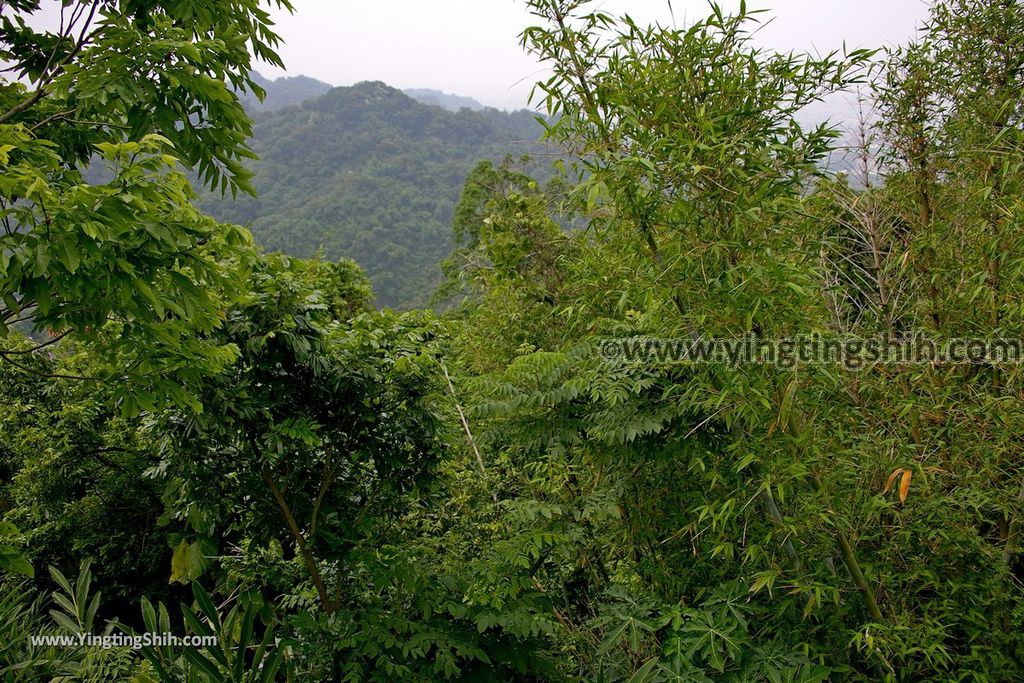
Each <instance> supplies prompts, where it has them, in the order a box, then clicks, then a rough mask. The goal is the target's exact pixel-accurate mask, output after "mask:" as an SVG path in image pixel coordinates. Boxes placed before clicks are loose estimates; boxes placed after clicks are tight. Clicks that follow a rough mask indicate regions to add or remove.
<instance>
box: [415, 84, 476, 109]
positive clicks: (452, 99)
mask: <svg viewBox="0 0 1024 683" xmlns="http://www.w3.org/2000/svg"><path fill="white" fill-rule="evenodd" d="M402 92H404V93H405V94H406V95H408V96H409V97H411V98H413V99H414V100H419V101H420V102H422V103H423V104H433V105H435V106H438V107H441V108H442V109H447V110H448V111H459V110H460V109H469V110H470V111H483V110H484V109H487V107H486V106H484V105H482V104H480V103H479V102H477V101H476V100H474V99H473V98H472V97H462V96H461V95H451V94H449V93H446V92H442V91H440V90H431V89H429V88H407V89H406V90H403V91H402Z"/></svg>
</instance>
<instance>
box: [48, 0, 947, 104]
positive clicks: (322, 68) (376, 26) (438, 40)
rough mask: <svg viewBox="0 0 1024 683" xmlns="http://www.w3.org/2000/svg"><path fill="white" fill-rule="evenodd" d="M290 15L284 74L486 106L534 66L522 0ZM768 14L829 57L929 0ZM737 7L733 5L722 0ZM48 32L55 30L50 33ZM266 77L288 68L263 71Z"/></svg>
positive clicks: (892, 29) (692, 0)
mask: <svg viewBox="0 0 1024 683" xmlns="http://www.w3.org/2000/svg"><path fill="white" fill-rule="evenodd" d="M671 2H672V7H673V9H674V15H675V20H676V22H677V24H678V25H686V24H687V23H690V22H691V21H692V20H693V19H695V18H697V17H703V16H705V15H706V14H708V8H709V4H708V2H707V0H671ZM294 4H295V5H296V12H295V14H293V15H289V14H288V13H287V12H284V11H279V10H275V11H273V16H274V18H275V21H276V22H277V30H278V32H279V33H280V35H281V36H282V38H283V39H284V40H285V43H286V44H285V45H284V46H283V47H282V49H281V55H282V57H283V58H284V61H285V64H286V65H287V73H288V74H289V75H298V74H303V75H307V76H313V77H314V78H318V79H320V80H322V81H326V82H328V83H330V84H332V85H351V84H353V83H357V82H359V81H367V80H380V81H384V82H385V83H388V84H389V85H392V86H395V87H398V88H434V89H437V90H444V91H446V92H451V93H455V94H458V95H465V96H469V97H474V98H476V99H477V100H479V101H481V102H483V103H484V104H488V105H491V106H496V107H501V108H508V109H511V108H518V107H525V106H526V105H527V98H528V95H529V92H530V88H531V87H532V85H533V83H534V82H535V81H536V80H537V79H538V77H539V76H541V75H542V74H543V71H542V70H541V67H540V65H538V64H537V63H535V62H534V61H532V60H531V59H530V57H528V56H527V55H526V54H525V53H524V51H523V50H522V48H520V47H519V34H520V33H521V32H522V30H523V29H524V28H525V27H527V26H529V25H532V24H534V23H536V18H535V17H532V16H531V15H530V14H529V13H528V12H527V11H526V4H525V2H524V0H294ZM747 4H748V7H749V8H751V9H764V10H768V11H767V13H766V14H764V15H762V21H768V20H770V22H769V23H768V25H767V26H766V27H764V28H763V29H762V30H761V31H760V32H759V33H758V34H757V38H756V40H757V41H758V42H759V43H760V44H762V45H764V46H766V47H772V48H776V49H780V50H791V49H795V50H808V51H821V52H828V51H831V50H834V49H838V48H841V47H842V45H843V41H844V40H845V41H846V44H847V45H848V46H850V47H851V48H855V47H881V46H885V45H895V44H899V43H903V42H905V41H906V40H908V39H909V38H911V37H913V35H914V32H915V29H916V27H917V26H918V25H919V23H920V22H921V20H922V19H924V18H925V16H926V14H927V10H928V2H927V0H748V3H747ZM721 5H722V7H723V8H724V9H725V10H727V11H728V10H735V9H736V7H738V5H739V0H721ZM592 6H593V7H595V8H600V9H602V10H604V11H606V12H609V13H611V14H615V15H621V14H623V13H627V12H628V13H629V14H630V15H632V16H633V18H635V19H637V20H638V21H640V22H643V23H648V22H660V23H663V24H670V23H671V22H672V17H673V13H672V12H671V11H670V9H669V0H594V2H593V3H592ZM59 16H60V2H59V0H50V1H49V2H44V3H43V9H42V12H41V13H40V14H39V15H37V16H36V17H35V21H34V22H33V23H34V24H36V23H38V25H41V26H42V25H51V24H52V27H56V26H57V25H58V23H59V22H58V19H59ZM52 27H51V28H52ZM257 68H258V69H259V70H260V71H261V72H262V73H263V74H264V75H266V76H270V77H277V76H281V75H284V72H282V71H280V70H278V69H274V68H272V67H270V66H268V65H265V64H263V65H260V66H259V67H257Z"/></svg>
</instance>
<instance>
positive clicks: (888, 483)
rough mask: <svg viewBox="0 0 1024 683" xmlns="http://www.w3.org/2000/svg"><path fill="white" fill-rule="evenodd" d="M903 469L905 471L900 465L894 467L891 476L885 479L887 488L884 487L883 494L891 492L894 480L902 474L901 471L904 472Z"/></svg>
mask: <svg viewBox="0 0 1024 683" xmlns="http://www.w3.org/2000/svg"><path fill="white" fill-rule="evenodd" d="M902 471H903V468H901V467H898V468H896V469H894V470H893V471H892V474H890V475H889V478H888V479H886V480H885V488H884V489H882V495H883V496H884V495H885V494H887V493H889V489H891V488H892V483H893V482H894V481H896V477H898V476H900V472H902Z"/></svg>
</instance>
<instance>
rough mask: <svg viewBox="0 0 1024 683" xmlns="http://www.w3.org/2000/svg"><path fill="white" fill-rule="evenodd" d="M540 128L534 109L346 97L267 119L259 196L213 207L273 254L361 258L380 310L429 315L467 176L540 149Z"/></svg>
mask: <svg viewBox="0 0 1024 683" xmlns="http://www.w3.org/2000/svg"><path fill="white" fill-rule="evenodd" d="M277 83H279V82H275V84H274V87H273V88H272V89H271V92H274V89H275V88H276V86H277ZM535 119H536V114H535V113H531V112H528V111H525V110H523V111H519V112H512V113H508V112H503V111H499V110H497V109H487V110H484V111H479V112H473V111H465V110H464V111H458V112H449V111H445V110H442V109H441V108H440V107H435V106H428V105H426V104H423V103H420V102H417V101H416V100H414V99H412V98H411V97H409V96H408V95H406V94H404V93H402V92H401V91H399V90H395V89H394V88H390V87H388V86H386V85H384V84H383V83H360V84H359V85H356V86H353V87H349V88H335V89H333V90H331V91H330V92H328V93H327V94H325V95H323V96H321V97H319V98H315V99H313V100H310V101H307V102H305V103H304V104H302V105H301V106H300V107H298V108H295V107H292V108H288V109H285V110H282V111H278V112H274V113H271V114H263V115H257V116H256V117H255V126H254V130H253V138H252V146H253V149H254V150H255V151H256V153H257V154H258V155H259V156H260V161H259V162H258V163H253V164H252V168H254V169H255V171H256V175H255V177H254V178H253V186H254V187H255V188H256V190H257V196H256V197H246V196H240V197H238V198H237V199H236V200H232V199H231V198H230V197H229V198H227V199H226V200H221V199H220V198H219V195H218V196H216V197H214V198H213V199H212V200H204V201H203V202H202V203H201V206H202V207H203V208H205V209H207V210H208V211H209V212H210V213H211V214H212V215H214V216H216V217H217V218H219V219H221V220H226V221H230V222H233V223H239V224H243V225H246V226H248V227H249V228H250V229H251V230H252V233H253V236H254V237H255V238H256V241H257V243H259V244H260V245H261V246H263V247H265V248H267V249H273V250H280V251H283V252H286V253H288V254H291V255H293V256H299V257H303V258H308V257H311V256H313V255H314V254H316V253H318V251H319V253H320V254H321V255H322V256H323V257H324V258H327V259H337V258H341V257H345V258H351V259H354V260H355V261H356V262H358V263H359V265H361V266H362V267H363V268H365V269H366V272H367V274H368V275H369V277H370V281H371V282H372V283H373V288H374V292H375V293H376V295H377V296H376V301H377V303H378V305H380V306H401V307H403V308H409V307H411V306H415V305H419V306H423V305H426V304H427V303H428V301H429V298H430V292H431V291H432V290H433V289H434V288H436V287H437V286H438V285H439V284H440V281H441V272H440V269H439V268H438V263H440V261H441V260H442V259H443V258H444V257H445V256H446V255H447V254H448V252H449V251H450V250H451V247H452V242H451V219H452V211H453V209H454V207H455V204H456V203H457V202H458V199H459V191H460V189H461V188H462V183H463V182H464V181H465V178H466V175H467V174H468V173H469V172H470V170H471V169H472V168H473V165H474V164H475V163H476V162H477V161H479V160H481V159H492V160H494V161H500V160H501V158H502V157H503V156H504V155H505V154H514V155H517V156H518V155H522V154H525V153H528V152H531V151H535V149H537V147H536V145H534V144H533V143H534V141H536V140H537V138H538V137H539V136H540V135H541V133H542V132H543V129H542V128H541V126H540V125H539V124H538V123H537V122H536V120H535ZM542 172H543V175H544V176H548V175H550V172H549V171H547V170H546V169H542Z"/></svg>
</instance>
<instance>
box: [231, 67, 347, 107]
mask: <svg viewBox="0 0 1024 683" xmlns="http://www.w3.org/2000/svg"><path fill="white" fill-rule="evenodd" d="M253 80H254V81H256V84H257V85H259V86H260V87H261V88H263V89H264V90H265V91H266V93H267V96H266V98H265V99H264V100H263V101H262V102H260V101H259V100H258V99H257V98H256V96H255V95H253V94H252V93H245V94H244V95H243V96H242V97H241V99H242V104H244V105H245V108H246V109H248V110H249V111H250V112H252V113H256V112H265V111H277V110H278V109H283V108H285V107H291V106H295V105H297V104H302V103H303V102H305V101H306V100H311V99H313V98H315V97H320V96H321V95H323V94H324V93H326V92H327V91H328V90H330V89H331V88H332V87H333V86H332V85H330V84H329V83H324V82H323V81H318V80H317V79H315V78H310V77H309V76H284V77H282V78H277V79H273V80H271V79H269V78H266V77H265V76H263V75H262V74H259V73H253Z"/></svg>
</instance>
